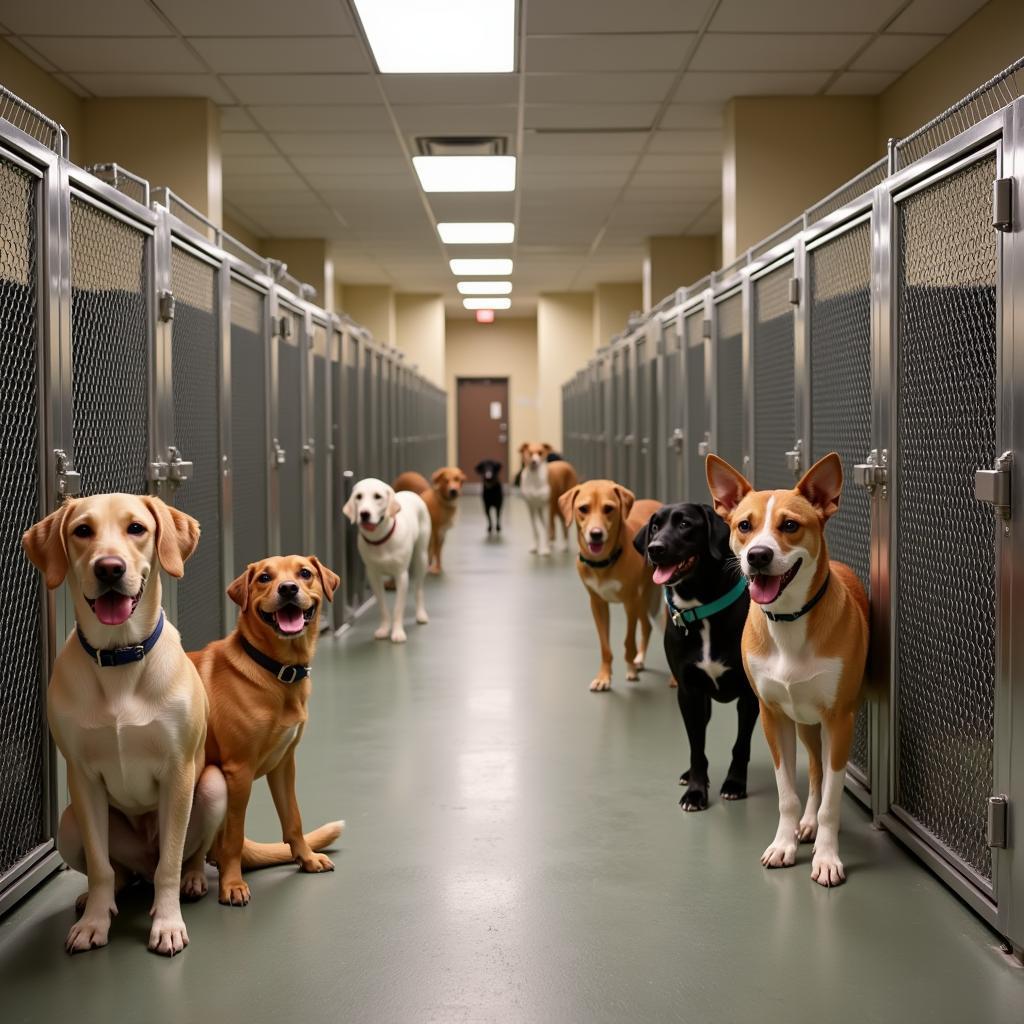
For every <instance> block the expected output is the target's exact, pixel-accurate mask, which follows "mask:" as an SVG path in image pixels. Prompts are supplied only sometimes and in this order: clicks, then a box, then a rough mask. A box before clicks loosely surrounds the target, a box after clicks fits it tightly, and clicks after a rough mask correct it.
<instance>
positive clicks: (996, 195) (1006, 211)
mask: <svg viewBox="0 0 1024 1024" xmlns="http://www.w3.org/2000/svg"><path fill="white" fill-rule="evenodd" d="M992 227H994V228H995V229H996V231H1012V230H1013V178H996V180H995V181H993V182H992Z"/></svg>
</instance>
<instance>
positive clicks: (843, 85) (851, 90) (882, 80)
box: [827, 71, 900, 96]
mask: <svg viewBox="0 0 1024 1024" xmlns="http://www.w3.org/2000/svg"><path fill="white" fill-rule="evenodd" d="M899 77H900V76H899V73H898V72H896V71H844V72H843V73H842V74H841V75H840V76H839V77H838V78H837V79H836V80H835V82H833V83H832V85H830V86H829V88H828V92H827V95H829V96H875V95H877V94H878V93H880V92H882V91H883V90H885V89H888V88H889V86H890V85H892V83H893V82H895V81H896V79H897V78H899Z"/></svg>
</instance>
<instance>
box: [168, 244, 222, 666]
mask: <svg viewBox="0 0 1024 1024" xmlns="http://www.w3.org/2000/svg"><path fill="white" fill-rule="evenodd" d="M171 291H172V292H173V293H174V320H173V321H172V329H171V380H172V385H171V386H172V389H173V404H174V433H173V434H172V437H173V438H174V444H175V447H177V449H178V451H179V452H180V453H181V458H182V459H185V460H186V461H189V462H191V463H192V477H191V479H189V480H186V481H185V482H184V483H182V484H181V485H179V487H178V488H177V490H176V491H175V492H174V504H175V505H176V506H177V507H178V508H180V509H181V510H182V511H183V512H186V513H187V514H188V515H190V516H192V517H193V518H194V519H196V520H198V521H199V524H200V526H201V527H202V537H201V539H200V541H199V547H198V548H196V551H195V554H193V555H192V557H191V558H190V559H189V561H188V565H187V566H186V568H185V575H184V577H182V579H181V580H180V581H179V583H178V622H177V626H178V629H179V631H180V632H181V639H182V642H183V643H184V644H185V648H186V649H187V650H197V649H198V648H200V647H205V646H206V644H208V643H210V642H211V641H213V640H216V639H218V638H219V637H221V636H223V632H224V631H223V611H222V608H223V605H222V601H221V595H222V594H223V593H224V581H223V580H222V578H221V564H220V553H221V524H220V520H221V513H220V479H221V476H220V416H219V412H218V410H219V407H220V387H219V385H218V381H219V375H220V369H219V367H220V359H219V355H218V349H219V346H220V315H219V305H220V304H219V302H218V301H217V271H216V270H215V269H214V268H213V267H212V266H210V264H209V263H206V262H205V261H204V260H201V259H199V258H198V257H196V256H193V255H192V254H190V253H189V252H187V251H186V250H184V249H182V248H181V247H180V246H177V245H172V246H171Z"/></svg>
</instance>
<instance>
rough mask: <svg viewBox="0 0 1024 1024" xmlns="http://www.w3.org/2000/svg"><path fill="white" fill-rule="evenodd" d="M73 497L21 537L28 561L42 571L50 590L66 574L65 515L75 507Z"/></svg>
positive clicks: (60, 581)
mask: <svg viewBox="0 0 1024 1024" xmlns="http://www.w3.org/2000/svg"><path fill="white" fill-rule="evenodd" d="M75 504H76V502H75V499H74V498H72V499H70V500H69V501H66V502H65V503H64V504H63V505H61V507H60V508H59V509H57V510H56V511H55V512H51V513H50V514H49V515H48V516H47V517H46V518H45V519H41V520H40V521H39V522H38V523H36V524H35V526H32V527H30V528H29V529H28V530H26V531H25V533H24V534H23V535H22V538H21V546H22V548H24V550H25V554H26V555H28V559H29V561H30V562H31V563H32V564H33V565H34V566H35V567H36V568H37V569H38V570H39V571H40V572H41V573H42V574H43V578H44V579H45V580H46V586H47V587H48V588H49V589H50V590H53V589H54V588H55V587H59V586H60V585H61V583H63V582H64V577H65V576H67V574H68V549H67V547H66V546H65V543H64V519H65V518H66V516H67V514H68V512H69V511H71V509H73V508H74V507H75Z"/></svg>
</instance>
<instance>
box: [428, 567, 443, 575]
mask: <svg viewBox="0 0 1024 1024" xmlns="http://www.w3.org/2000/svg"><path fill="white" fill-rule="evenodd" d="M427 572H428V573H429V574H430V575H431V576H440V575H441V569H440V567H438V566H436V565H431V566H428V567H427Z"/></svg>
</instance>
